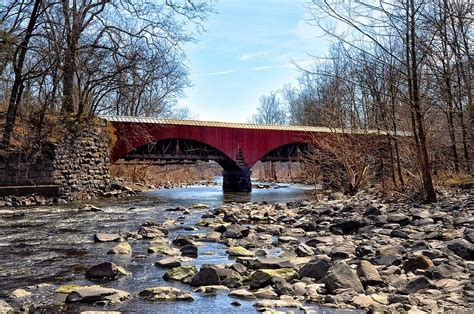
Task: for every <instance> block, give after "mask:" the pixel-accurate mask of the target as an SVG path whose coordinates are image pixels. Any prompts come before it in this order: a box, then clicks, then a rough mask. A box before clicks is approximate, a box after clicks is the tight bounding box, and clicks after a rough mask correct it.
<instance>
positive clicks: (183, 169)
mask: <svg viewBox="0 0 474 314" xmlns="http://www.w3.org/2000/svg"><path fill="white" fill-rule="evenodd" d="M110 173H111V175H112V177H115V178H120V179H122V180H124V181H125V182H130V183H141V184H146V185H154V186H174V185H187V184H193V183H197V182H203V181H204V182H205V181H211V180H212V179H213V178H214V177H215V176H217V175H220V174H221V173H222V169H221V168H220V167H219V166H217V167H215V165H212V164H208V163H204V162H203V163H197V164H193V165H144V164H134V163H129V164H116V165H112V166H111V168H110Z"/></svg>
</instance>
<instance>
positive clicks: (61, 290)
mask: <svg viewBox="0 0 474 314" xmlns="http://www.w3.org/2000/svg"><path fill="white" fill-rule="evenodd" d="M89 287H100V286H95V285H94V286H80V285H61V286H59V287H58V288H56V291H55V292H56V293H64V294H69V293H71V292H73V291H74V290H77V289H82V288H89Z"/></svg>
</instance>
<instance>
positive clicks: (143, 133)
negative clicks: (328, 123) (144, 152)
mask: <svg viewBox="0 0 474 314" xmlns="http://www.w3.org/2000/svg"><path fill="white" fill-rule="evenodd" d="M106 119H107V120H109V123H111V124H112V126H113V128H114V132H115V136H116V141H115V143H114V146H113V148H112V152H111V159H112V162H115V161H117V160H118V159H121V158H123V157H125V156H126V155H127V154H128V153H129V152H131V151H133V150H135V149H137V148H139V147H141V146H143V145H145V144H148V143H152V142H156V141H159V140H166V139H188V140H194V141H199V142H202V143H205V144H207V145H210V146H212V147H214V148H215V149H217V150H219V151H221V152H222V153H224V154H225V155H227V157H229V158H230V159H232V160H234V161H236V156H237V153H238V151H239V149H241V150H242V153H243V156H244V161H245V162H246V164H247V165H248V166H249V167H250V168H251V167H252V166H253V165H254V164H255V163H256V162H257V161H258V160H259V159H261V158H262V157H263V156H264V155H265V154H267V153H269V152H270V151H272V150H274V149H276V148H278V147H280V146H283V145H287V144H293V143H304V142H308V140H309V134H314V133H315V131H316V132H317V130H323V128H308V127H291V126H288V127H283V126H260V127H261V128H259V126H255V125H251V124H232V123H214V122H198V121H184V120H165V119H149V120H150V121H158V122H150V123H147V122H143V121H147V119H137V122H133V119H135V118H120V117H116V118H115V117H107V118H106ZM127 119H128V120H127ZM120 120H121V121H120ZM233 126H235V127H233ZM239 126H240V127H239ZM304 128H308V130H305V129H304ZM321 133H324V132H322V131H321Z"/></svg>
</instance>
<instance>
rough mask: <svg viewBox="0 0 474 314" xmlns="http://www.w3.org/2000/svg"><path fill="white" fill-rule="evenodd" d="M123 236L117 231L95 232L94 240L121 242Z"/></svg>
mask: <svg viewBox="0 0 474 314" xmlns="http://www.w3.org/2000/svg"><path fill="white" fill-rule="evenodd" d="M121 240H122V237H121V236H120V234H116V233H96V234H94V242H96V243H98V242H120V241H121Z"/></svg>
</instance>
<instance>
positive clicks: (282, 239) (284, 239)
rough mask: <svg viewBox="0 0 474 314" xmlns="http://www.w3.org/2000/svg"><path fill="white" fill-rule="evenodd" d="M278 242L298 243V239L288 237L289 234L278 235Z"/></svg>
mask: <svg viewBox="0 0 474 314" xmlns="http://www.w3.org/2000/svg"><path fill="white" fill-rule="evenodd" d="M278 242H280V243H300V241H299V240H298V239H297V238H295V237H289V236H279V237H278Z"/></svg>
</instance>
